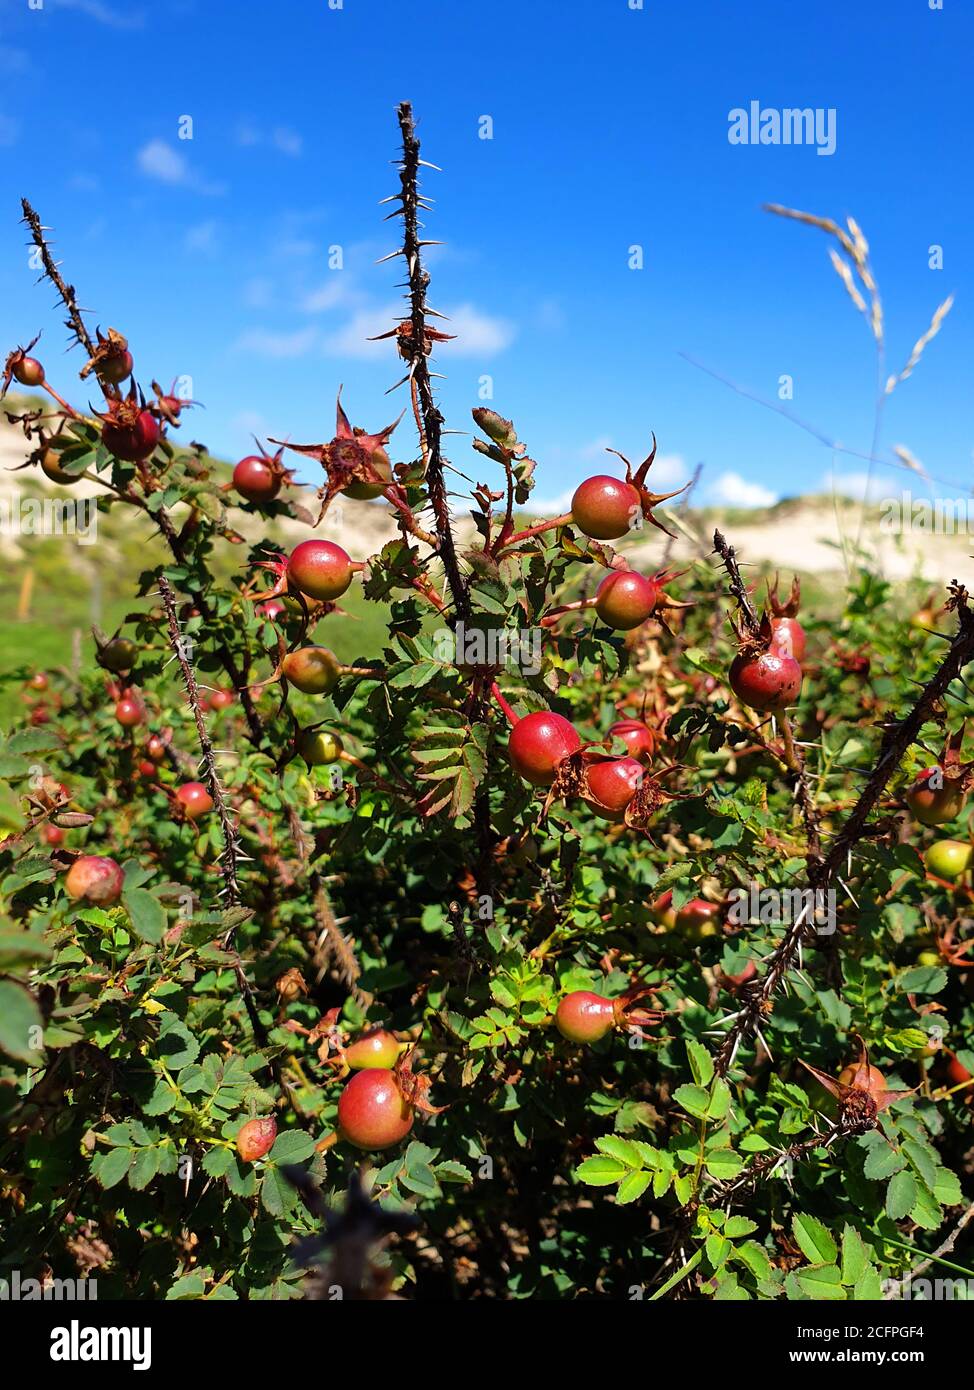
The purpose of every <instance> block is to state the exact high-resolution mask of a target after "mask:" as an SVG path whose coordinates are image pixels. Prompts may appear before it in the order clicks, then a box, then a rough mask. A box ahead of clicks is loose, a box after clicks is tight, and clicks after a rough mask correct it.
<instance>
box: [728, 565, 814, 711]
mask: <svg viewBox="0 0 974 1390" xmlns="http://www.w3.org/2000/svg"><path fill="white" fill-rule="evenodd" d="M768 601H769V606H770V609H771V612H770V614H767V613H766V614H764V615H763V617H762V619H761V622H760V624H759V627H758V629H757V630H756V631H753V632H747V633H744V634H738V635H739V641H740V650H739V651H738V654H737V656H735V658H734V660H733V661H732V662H731V667H730V671H729V672H728V682H729V684H730V687H731V689H732V690H733V692H734V694H735V695H736V696H737V697H738V699H739V700H741V701H742V702H743V703H744V704H745V705H750V707H751V709H753V710H756V711H757V712H758V713H759V714H780V713H781V712H782V711H783V710H785V709H787V708H788V706H789V705H793V704H794V703H795V701H796V700H797V699H798V696H799V695H800V694H801V688H802V668H801V663H802V660H803V658H804V656H805V632H804V629H803V628H802V626H801V624H800V623H799V622H798V620H797V618H796V616H795V615H796V614H797V612H798V606H799V603H800V601H801V591H800V588H799V583H798V580H797V579H795V580H793V581H792V586H791V594H790V595H789V597H788V599H787V601H786V602H784V603H782V602H781V601H780V599H779V597H778V583H777V579H776V580H775V583H774V584H773V585H770V584H769V586H768Z"/></svg>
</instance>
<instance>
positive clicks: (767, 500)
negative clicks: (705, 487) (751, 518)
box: [709, 472, 778, 507]
mask: <svg viewBox="0 0 974 1390" xmlns="http://www.w3.org/2000/svg"><path fill="white" fill-rule="evenodd" d="M709 493H710V500H711V501H712V502H716V503H717V504H718V505H722V506H725V507H770V506H771V505H772V503H774V502H777V500H778V494H777V493H776V492H772V491H771V489H770V488H766V487H763V486H762V485H761V484H760V483H749V482H748V481H747V479H746V478H742V477H741V475H740V473H734V472H728V473H721V474H720V476H719V477H718V478H717V479H716V480H715V481H714V482H712V483H711V485H710V488H709Z"/></svg>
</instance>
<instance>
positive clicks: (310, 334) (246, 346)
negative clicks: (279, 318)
mask: <svg viewBox="0 0 974 1390" xmlns="http://www.w3.org/2000/svg"><path fill="white" fill-rule="evenodd" d="M317 336H318V330H317V329H316V328H302V329H299V330H298V331H297V332H295V333H275V332H273V331H272V330H271V329H267V328H248V329H247V330H246V332H244V333H242V334H241V335H240V337H239V338H238V339H237V341H236V342H235V343H234V348H235V349H236V350H237V351H238V352H249V353H250V354H252V356H254V357H276V358H285V357H304V356H305V355H306V354H307V353H309V352H310V351H311V349H312V348H313V347H314V344H315V340H316V338H317Z"/></svg>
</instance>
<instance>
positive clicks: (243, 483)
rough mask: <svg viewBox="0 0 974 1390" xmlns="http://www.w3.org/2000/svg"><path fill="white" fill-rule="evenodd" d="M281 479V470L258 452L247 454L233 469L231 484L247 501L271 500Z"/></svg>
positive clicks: (282, 479) (279, 486)
mask: <svg viewBox="0 0 974 1390" xmlns="http://www.w3.org/2000/svg"><path fill="white" fill-rule="evenodd" d="M283 481H284V477H283V474H282V472H281V470H280V469H279V468H274V467H273V465H272V463H271V462H270V461H269V460H268V459H266V458H261V457H260V455H259V454H248V455H247V457H246V458H243V459H241V460H240V462H239V463H238V464H237V466H236V468H235V469H234V470H233V486H234V487H235V488H236V489H237V491H238V492H239V493H240V495H241V497H246V499H247V501H248V502H272V501H273V500H274V498H275V497H276V496H277V494H278V493H279V492H280V490H281V484H282V482H283Z"/></svg>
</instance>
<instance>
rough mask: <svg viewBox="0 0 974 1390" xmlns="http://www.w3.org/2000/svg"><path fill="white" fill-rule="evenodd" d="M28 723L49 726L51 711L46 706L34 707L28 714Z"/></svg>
mask: <svg viewBox="0 0 974 1390" xmlns="http://www.w3.org/2000/svg"><path fill="white" fill-rule="evenodd" d="M30 722H31V723H32V724H49V723H50V722H51V711H50V710H49V709H48V708H47V706H46V705H35V706H34V708H33V709H32V710H31V712H30Z"/></svg>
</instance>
